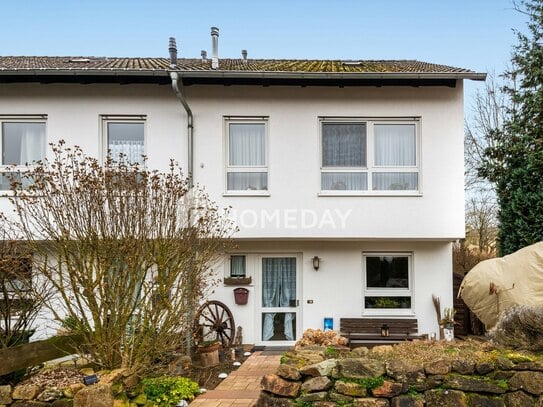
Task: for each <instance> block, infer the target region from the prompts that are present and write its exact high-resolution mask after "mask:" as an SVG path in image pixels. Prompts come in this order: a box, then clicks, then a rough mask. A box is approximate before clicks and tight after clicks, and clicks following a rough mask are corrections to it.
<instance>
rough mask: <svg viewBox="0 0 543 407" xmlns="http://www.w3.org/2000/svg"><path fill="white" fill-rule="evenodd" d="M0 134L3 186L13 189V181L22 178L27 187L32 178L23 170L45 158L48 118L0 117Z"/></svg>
mask: <svg viewBox="0 0 543 407" xmlns="http://www.w3.org/2000/svg"><path fill="white" fill-rule="evenodd" d="M0 138H1V140H2V163H1V164H2V166H1V169H0V171H1V174H0V175H1V178H0V189H2V190H8V189H10V184H11V182H12V181H20V182H22V184H23V187H24V186H25V184H27V183H29V182H31V180H30V178H28V177H22V176H21V173H22V172H24V171H26V170H28V169H29V167H28V166H29V165H30V166H31V165H32V164H33V163H35V162H37V161H39V160H43V159H44V158H45V150H46V138H45V120H43V118H35V119H31V118H27V117H25V118H22V119H18V118H14V119H11V118H2V117H0Z"/></svg>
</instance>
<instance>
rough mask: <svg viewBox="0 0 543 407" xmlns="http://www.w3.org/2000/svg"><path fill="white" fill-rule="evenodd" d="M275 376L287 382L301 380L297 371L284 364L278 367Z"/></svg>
mask: <svg viewBox="0 0 543 407" xmlns="http://www.w3.org/2000/svg"><path fill="white" fill-rule="evenodd" d="M276 374H277V375H278V376H281V377H282V378H283V379H287V380H300V379H301V378H302V375H301V374H300V372H299V371H298V369H296V368H295V367H293V366H290V365H285V364H284V363H283V364H281V365H279V367H278V368H277V372H276Z"/></svg>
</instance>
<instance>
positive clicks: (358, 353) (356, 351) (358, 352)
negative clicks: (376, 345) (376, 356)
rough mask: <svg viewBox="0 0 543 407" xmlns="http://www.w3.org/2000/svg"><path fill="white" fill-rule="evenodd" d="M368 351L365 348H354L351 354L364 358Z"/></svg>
mask: <svg viewBox="0 0 543 407" xmlns="http://www.w3.org/2000/svg"><path fill="white" fill-rule="evenodd" d="M369 352H370V350H369V349H368V348H366V347H365V346H359V347H358V348H354V349H353V350H352V351H351V353H352V354H353V355H355V356H356V357H364V356H367V355H368V353H369Z"/></svg>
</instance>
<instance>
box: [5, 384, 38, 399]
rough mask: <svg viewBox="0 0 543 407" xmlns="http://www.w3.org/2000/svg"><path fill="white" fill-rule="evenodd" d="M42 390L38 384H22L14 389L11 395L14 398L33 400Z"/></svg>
mask: <svg viewBox="0 0 543 407" xmlns="http://www.w3.org/2000/svg"><path fill="white" fill-rule="evenodd" d="M40 390H41V387H40V386H38V385H36V384H21V385H19V386H16V387H15V388H14V389H13V394H12V395H11V397H12V398H13V399H14V400H33V399H35V398H36V396H37V395H38V394H39V392H40Z"/></svg>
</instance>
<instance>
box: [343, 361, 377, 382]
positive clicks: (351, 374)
mask: <svg viewBox="0 0 543 407" xmlns="http://www.w3.org/2000/svg"><path fill="white" fill-rule="evenodd" d="M337 367H338V373H339V375H340V376H343V377H345V378H347V379H366V378H370V377H378V376H382V375H383V374H385V366H384V364H383V363H382V362H379V361H377V360H372V359H363V358H356V359H351V358H347V359H341V360H339V361H338V362H337Z"/></svg>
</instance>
